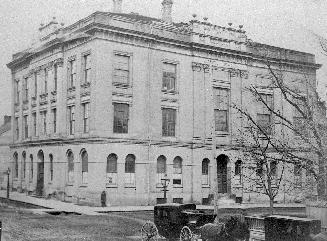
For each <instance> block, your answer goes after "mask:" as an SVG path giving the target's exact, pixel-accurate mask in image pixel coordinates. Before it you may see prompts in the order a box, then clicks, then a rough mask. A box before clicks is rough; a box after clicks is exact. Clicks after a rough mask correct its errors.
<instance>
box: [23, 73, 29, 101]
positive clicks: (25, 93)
mask: <svg viewBox="0 0 327 241" xmlns="http://www.w3.org/2000/svg"><path fill="white" fill-rule="evenodd" d="M27 100H28V78H25V79H24V101H27Z"/></svg>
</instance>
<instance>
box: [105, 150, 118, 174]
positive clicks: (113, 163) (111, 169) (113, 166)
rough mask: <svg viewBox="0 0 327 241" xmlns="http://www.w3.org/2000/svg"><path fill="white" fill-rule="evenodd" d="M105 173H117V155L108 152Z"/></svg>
mask: <svg viewBox="0 0 327 241" xmlns="http://www.w3.org/2000/svg"><path fill="white" fill-rule="evenodd" d="M107 173H117V156H116V155H115V154H110V155H109V156H108V158H107Z"/></svg>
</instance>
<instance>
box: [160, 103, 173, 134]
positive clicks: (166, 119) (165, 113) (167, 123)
mask: <svg viewBox="0 0 327 241" xmlns="http://www.w3.org/2000/svg"><path fill="white" fill-rule="evenodd" d="M175 128H176V110H175V109H169V108H162V135H163V136H175Z"/></svg>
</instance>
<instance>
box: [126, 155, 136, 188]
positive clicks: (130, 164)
mask: <svg viewBox="0 0 327 241" xmlns="http://www.w3.org/2000/svg"><path fill="white" fill-rule="evenodd" d="M125 184H127V185H135V156H134V155H132V154H128V155H127V156H126V159H125Z"/></svg>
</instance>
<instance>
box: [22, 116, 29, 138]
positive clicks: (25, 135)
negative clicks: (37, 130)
mask: <svg viewBox="0 0 327 241" xmlns="http://www.w3.org/2000/svg"><path fill="white" fill-rule="evenodd" d="M23 118H24V139H27V138H28V120H27V115H25V116H24V117H23Z"/></svg>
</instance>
